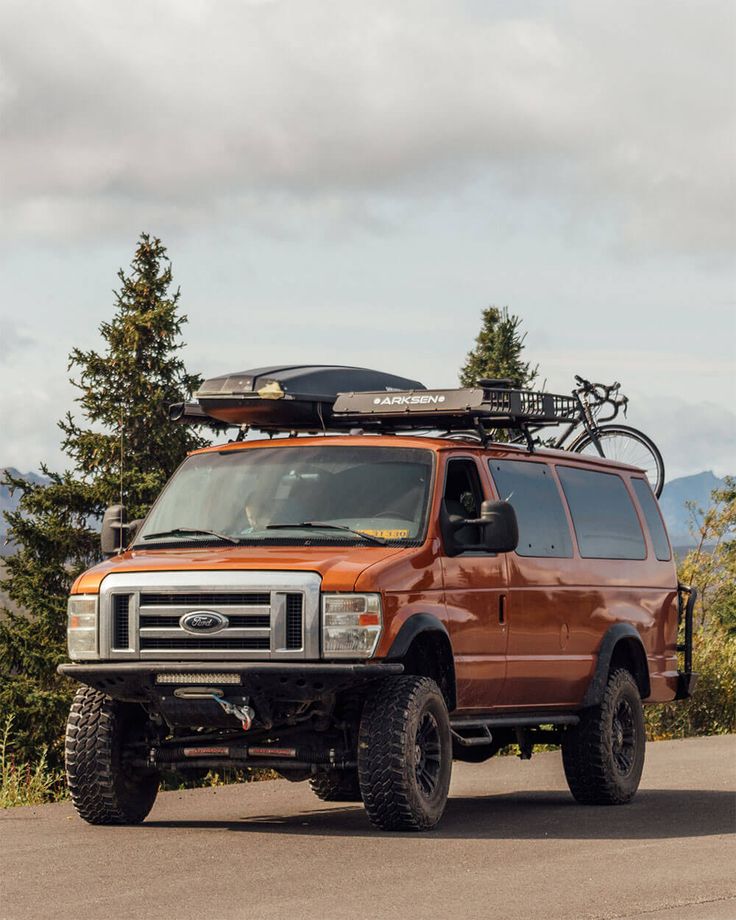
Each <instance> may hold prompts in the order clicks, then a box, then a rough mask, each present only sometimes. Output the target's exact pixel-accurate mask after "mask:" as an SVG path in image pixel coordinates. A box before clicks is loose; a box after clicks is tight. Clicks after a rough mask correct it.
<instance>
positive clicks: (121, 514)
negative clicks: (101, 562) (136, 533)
mask: <svg viewBox="0 0 736 920" xmlns="http://www.w3.org/2000/svg"><path fill="white" fill-rule="evenodd" d="M127 519H128V514H127V511H126V510H125V505H110V507H109V508H107V509H106V510H105V513H104V515H103V516H102V531H101V533H100V546H101V548H102V555H103V556H114V555H115V554H116V553H119V552H121V550H122V549H123V548H124V545H125V542H126V541H125V531H126V530H127V529H128V525H127Z"/></svg>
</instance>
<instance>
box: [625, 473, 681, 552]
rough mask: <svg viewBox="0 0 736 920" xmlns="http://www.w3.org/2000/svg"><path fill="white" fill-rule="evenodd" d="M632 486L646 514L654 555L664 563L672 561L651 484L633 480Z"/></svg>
mask: <svg viewBox="0 0 736 920" xmlns="http://www.w3.org/2000/svg"><path fill="white" fill-rule="evenodd" d="M631 485H632V486H633V487H634V492H635V493H636V497H637V499H638V501H639V505H640V507H641V510H642V511H643V512H644V520H645V521H646V522H647V527H648V528H649V534H650V536H651V538H652V543H653V545H654V555H655V556H656V557H657V559H661V560H662V561H663V562H664V561H665V560H668V559H671V558H672V553H671V552H670V543H669V540H668V539H667V531H666V530H665V529H664V524H663V523H662V515H661V514H660V513H659V508H658V507H657V499H656V498H655V497H654V494H653V493H652V490H651V488H650V486H649V483H648V482H647V481H646V480H645V479H632V480H631Z"/></svg>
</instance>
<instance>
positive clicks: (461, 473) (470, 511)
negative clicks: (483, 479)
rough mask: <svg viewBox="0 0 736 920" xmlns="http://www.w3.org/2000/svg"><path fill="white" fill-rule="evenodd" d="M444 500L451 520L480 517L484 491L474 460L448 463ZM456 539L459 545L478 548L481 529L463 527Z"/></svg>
mask: <svg viewBox="0 0 736 920" xmlns="http://www.w3.org/2000/svg"><path fill="white" fill-rule="evenodd" d="M443 498H444V502H445V508H446V509H447V513H448V514H449V515H450V517H451V518H453V517H461V518H478V517H480V505H481V502H482V501H483V490H482V488H481V484H480V477H479V475H478V467H477V465H476V463H475V461H474V460H470V459H469V458H461V457H458V458H455V459H453V460H450V461H449V462H448V464H447V473H446V476H445V492H444V496H443ZM454 538H455V541H456V542H457V543H460V544H463V545H467V546H476V545H477V544H478V543H479V542H480V528H479V527H478V525H477V524H469V525H467V526H465V527H461V528H460V529H459V530H457V531H455V535H454Z"/></svg>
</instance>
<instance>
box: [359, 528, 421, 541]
mask: <svg viewBox="0 0 736 920" xmlns="http://www.w3.org/2000/svg"><path fill="white" fill-rule="evenodd" d="M360 532H361V533H367V534H368V536H369V537H382V538H383V539H384V540H405V539H406V538H407V537H408V536H409V531H408V530H404V529H403V528H401V529H399V528H397V529H396V530H369V529H368V528H367V527H361V528H360Z"/></svg>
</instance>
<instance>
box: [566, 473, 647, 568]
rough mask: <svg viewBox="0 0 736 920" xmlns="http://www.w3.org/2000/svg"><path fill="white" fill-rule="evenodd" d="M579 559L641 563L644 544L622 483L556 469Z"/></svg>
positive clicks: (601, 475)
mask: <svg viewBox="0 0 736 920" xmlns="http://www.w3.org/2000/svg"><path fill="white" fill-rule="evenodd" d="M557 473H558V475H559V477H560V482H561V483H562V488H563V489H564V492H565V498H566V499H567V504H568V505H569V507H570V513H571V515H572V522H573V526H574V527H575V535H576V536H577V538H578V548H579V549H580V555H581V556H585V557H586V558H588V559H644V558H645V557H646V554H647V552H646V544H645V543H644V534H643V533H642V532H641V526H640V525H639V519H638V518H637V516H636V511H635V510H634V505H633V504H632V502H631V498H630V496H629V493H628V492H627V490H626V486H625V485H624V482H623V479H621V477H620V476H617V475H616V474H615V473H598V472H595V471H593V470H580V469H575V468H574V467H570V466H558V467H557Z"/></svg>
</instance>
